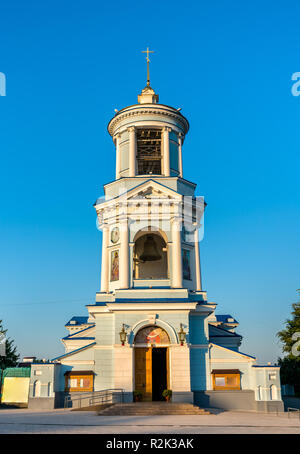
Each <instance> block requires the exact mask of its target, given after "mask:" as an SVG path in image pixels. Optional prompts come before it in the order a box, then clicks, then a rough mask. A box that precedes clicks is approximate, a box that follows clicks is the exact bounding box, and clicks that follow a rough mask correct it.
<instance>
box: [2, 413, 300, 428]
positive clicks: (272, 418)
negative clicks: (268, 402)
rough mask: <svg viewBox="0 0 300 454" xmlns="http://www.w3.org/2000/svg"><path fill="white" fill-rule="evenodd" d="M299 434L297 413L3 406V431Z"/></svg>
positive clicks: (299, 426)
mask: <svg viewBox="0 0 300 454" xmlns="http://www.w3.org/2000/svg"><path fill="white" fill-rule="evenodd" d="M4 433H11V434H17V433H18V434H21V433H22V434H24V433H30V434H38V433H46V434H48V433H49V434H50V433H52V434H74V433H82V434H86V433H88V434H94V433H102V434H211V433H220V434H224V433H225V434H237V433H242V434H293V433H295V434H300V420H299V418H298V417H297V416H296V415H295V414H294V415H291V417H290V418H288V415H287V413H281V414H279V415H278V416H277V415H275V414H266V413H263V414H261V413H252V412H237V411H236V412H233V411H227V412H225V411H224V412H215V414H212V415H207V416H206V415H203V416H202V415H201V416H198V415H196V416H195V415H185V416H177V415H176V416H173V415H171V416H97V415H96V413H94V412H87V411H84V412H83V411H78V412H77V411H76V412H73V411H70V410H60V409H59V410H52V411H37V410H35V411H34V410H28V409H10V410H1V409H0V434H4Z"/></svg>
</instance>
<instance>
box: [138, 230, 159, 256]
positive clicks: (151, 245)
mask: <svg viewBox="0 0 300 454" xmlns="http://www.w3.org/2000/svg"><path fill="white" fill-rule="evenodd" d="M159 259H161V255H159V252H158V250H157V246H156V243H155V241H154V239H153V236H152V235H147V238H146V241H145V243H144V251H143V253H142V255H141V256H140V260H142V261H143V262H154V261H155V260H159Z"/></svg>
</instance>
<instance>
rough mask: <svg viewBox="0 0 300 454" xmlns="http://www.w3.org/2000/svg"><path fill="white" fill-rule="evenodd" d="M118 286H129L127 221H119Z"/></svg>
mask: <svg viewBox="0 0 300 454" xmlns="http://www.w3.org/2000/svg"><path fill="white" fill-rule="evenodd" d="M120 242H121V246H120V288H129V244H128V221H127V219H126V220H123V221H121V222H120Z"/></svg>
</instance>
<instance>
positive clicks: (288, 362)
mask: <svg viewBox="0 0 300 454" xmlns="http://www.w3.org/2000/svg"><path fill="white" fill-rule="evenodd" d="M298 293H299V297H300V289H299V290H298ZM291 315H292V318H291V319H290V320H287V321H286V324H285V329H283V330H282V331H279V332H278V333H277V336H278V337H279V339H280V340H281V342H282V344H283V348H282V350H283V352H284V353H286V356H285V357H284V358H279V359H278V365H279V366H280V377H281V382H282V384H283V385H285V384H289V385H294V387H295V392H296V393H297V394H298V393H300V301H299V302H297V303H294V304H292V312H291Z"/></svg>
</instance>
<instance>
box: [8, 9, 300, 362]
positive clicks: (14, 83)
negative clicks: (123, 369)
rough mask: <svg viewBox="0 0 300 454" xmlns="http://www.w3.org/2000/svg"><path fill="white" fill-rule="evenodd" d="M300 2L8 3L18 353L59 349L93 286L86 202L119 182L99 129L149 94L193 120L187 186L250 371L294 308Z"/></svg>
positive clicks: (11, 302) (11, 273) (12, 282)
mask: <svg viewBox="0 0 300 454" xmlns="http://www.w3.org/2000/svg"><path fill="white" fill-rule="evenodd" d="M299 14H300V5H299V2H298V1H290V2H283V1H276V0H275V1H274V0H272V1H263V0H260V1H257V0H253V1H251V2H250V1H249V2H241V1H214V2H212V1H211V0H206V1H199V0H197V1H196V0H193V1H187V2H182V1H178V0H164V1H151V2H149V0H147V1H144V0H139V1H137V0H133V1H132V2H122V1H118V0H115V1H114V2H102V1H99V0H97V1H96V0H94V1H92V0H85V1H82V0H72V1H67V0H65V1H61V0H59V1H58V0H51V1H48V0H45V1H43V2H41V1H38V0H35V1H33V0H31V1H30V0H28V1H26V2H24V1H23V0H22V1H21V0H19V1H16V0H3V1H2V2H1V15H0V72H2V73H4V74H5V75H6V80H7V93H6V94H7V96H6V97H0V152H1V161H0V197H1V212H0V319H3V322H4V325H5V326H6V327H7V328H8V330H9V335H10V336H11V337H12V338H14V339H15V341H16V344H17V346H18V349H19V352H20V353H21V355H36V356H38V357H46V358H51V357H54V356H57V355H58V354H60V353H63V348H62V345H61V343H60V340H59V339H60V338H61V337H63V336H64V335H66V331H65V328H64V324H65V323H66V322H67V321H68V320H69V319H70V318H71V317H72V316H73V315H86V314H87V311H86V308H85V304H88V303H89V304H90V303H93V301H94V298H95V292H96V291H97V290H99V286H100V258H101V234H100V233H99V231H98V230H97V229H96V215H95V211H94V208H93V203H94V201H95V200H96V198H97V197H99V196H101V195H102V186H103V184H104V183H107V182H109V181H111V180H113V179H114V169H115V155H114V147H113V143H112V140H111V138H110V136H109V135H108V133H107V130H106V126H107V123H108V121H109V120H110V119H111V117H112V116H113V115H114V109H115V108H117V109H120V108H123V107H125V106H127V105H131V104H134V103H136V101H137V94H138V93H139V92H140V91H141V89H142V88H143V87H144V86H145V83H146V66H145V60H144V58H145V54H142V53H141V51H142V50H144V49H145V48H146V47H147V46H150V48H151V49H153V50H154V51H155V54H153V55H152V56H151V61H152V63H151V85H152V86H153V88H154V89H155V90H156V92H158V93H159V95H160V101H161V102H162V103H163V104H169V105H172V106H174V107H182V113H183V114H184V115H185V116H186V117H187V118H188V120H189V121H190V132H189V134H188V136H187V138H186V141H185V144H184V149H183V164H184V176H185V178H186V179H189V180H191V181H193V182H195V183H197V185H198V186H197V194H198V195H203V196H205V199H206V202H207V204H208V205H207V210H206V216H205V236H204V240H203V242H202V243H201V262H202V274H203V284H204V289H205V290H207V292H208V296H209V300H210V301H215V302H217V303H218V307H217V313H220V314H221V313H230V314H232V315H233V316H234V317H235V318H236V319H237V320H238V321H239V322H240V326H239V329H238V332H239V333H241V334H242V335H243V336H244V341H243V345H242V348H241V351H243V352H246V353H249V354H250V355H257V357H258V360H259V363H265V362H267V361H274V360H276V359H277V357H278V355H279V354H280V353H281V346H280V344H279V341H278V340H277V339H276V332H277V331H279V330H280V329H282V326H283V323H284V322H285V320H286V318H288V317H289V315H290V310H291V304H292V303H293V302H295V301H296V300H297V292H296V290H297V288H299V287H300V276H299V274H300V273H299V260H300V246H299V231H300V210H299V206H300V189H299V164H300V158H299V151H300V150H299V148H300V147H299V145H300V143H299V142H300V134H299V131H300V97H294V96H292V94H291V87H292V83H293V82H292V81H291V77H292V74H293V73H294V72H299V71H300V39H299Z"/></svg>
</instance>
